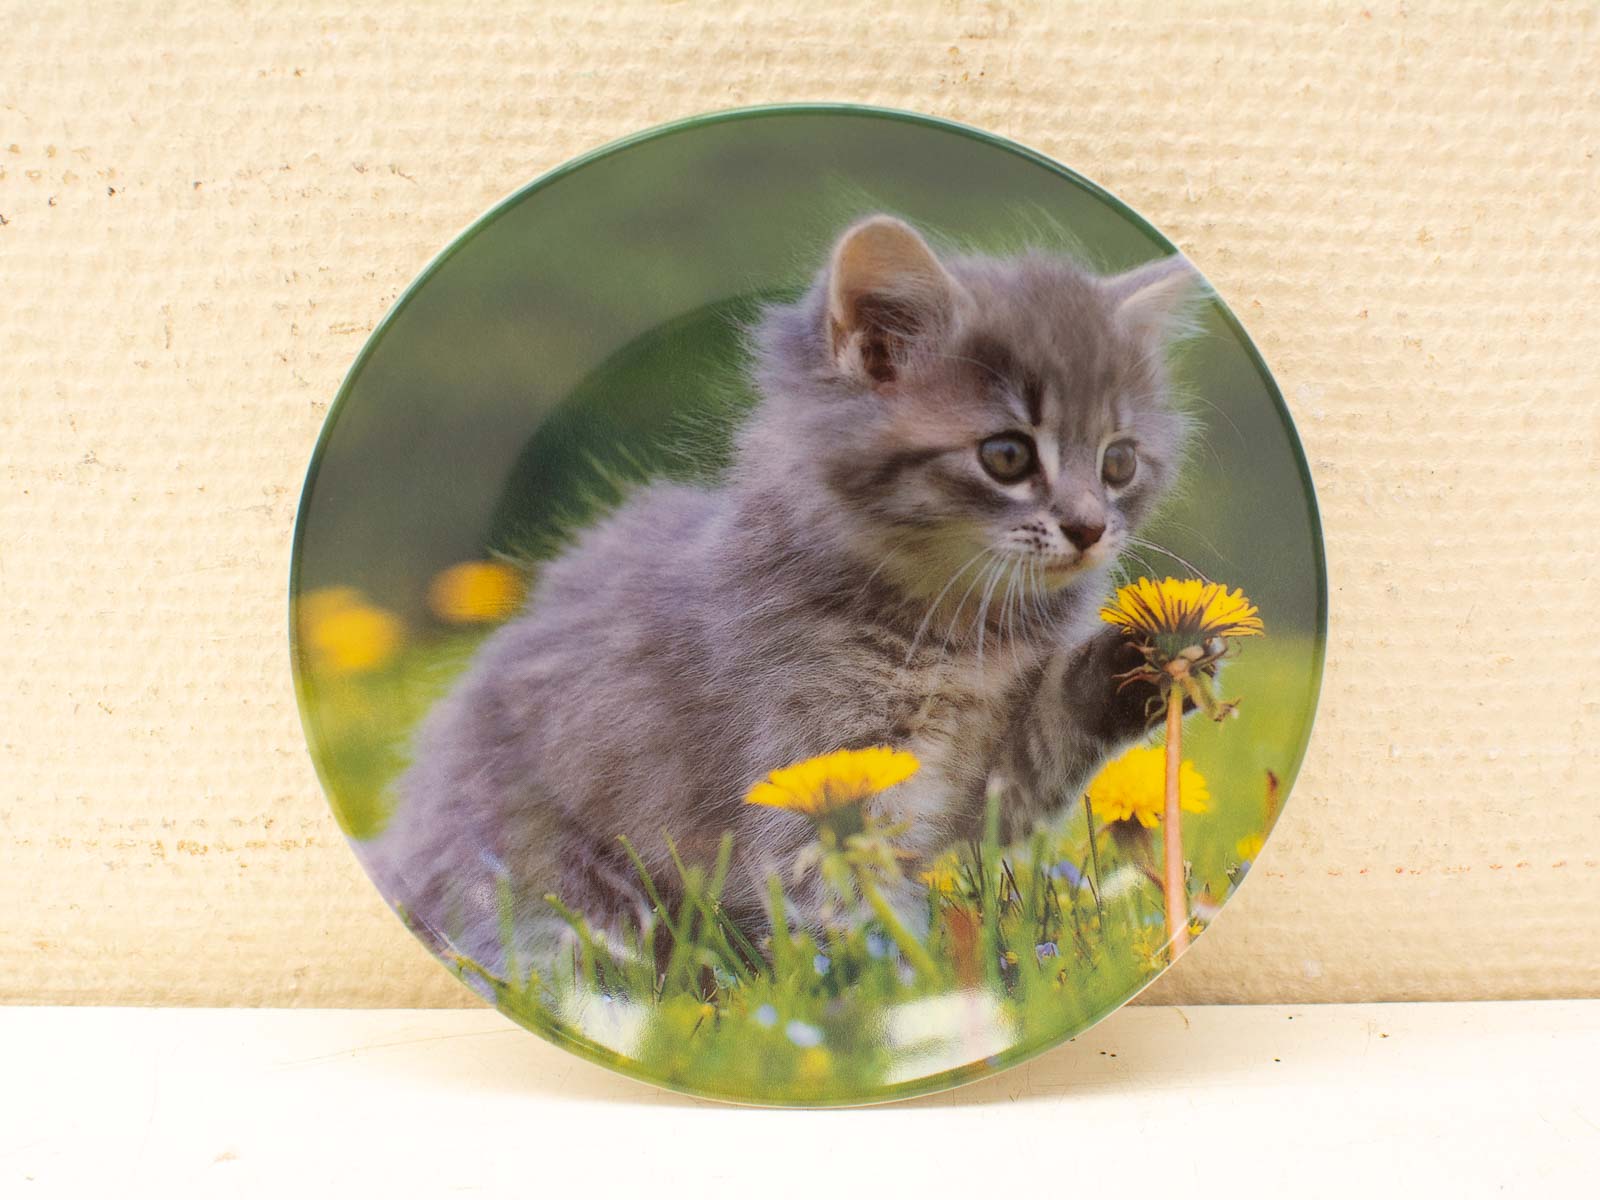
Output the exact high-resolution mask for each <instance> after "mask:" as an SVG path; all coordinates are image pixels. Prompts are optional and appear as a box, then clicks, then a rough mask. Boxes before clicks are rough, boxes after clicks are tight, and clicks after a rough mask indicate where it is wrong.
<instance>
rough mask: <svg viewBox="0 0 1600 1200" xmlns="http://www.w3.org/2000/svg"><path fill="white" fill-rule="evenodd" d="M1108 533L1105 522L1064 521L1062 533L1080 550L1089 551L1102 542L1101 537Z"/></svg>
mask: <svg viewBox="0 0 1600 1200" xmlns="http://www.w3.org/2000/svg"><path fill="white" fill-rule="evenodd" d="M1105 531H1106V523H1105V522H1104V521H1063V522H1061V532H1062V533H1064V534H1066V535H1067V541H1069V542H1071V543H1072V544H1073V545H1074V546H1076V547H1077V548H1078V549H1079V550H1087V549H1088V548H1089V547H1090V546H1092V545H1094V544H1095V543H1096V542H1098V541H1099V540H1100V535H1101V534H1102V533H1104V532H1105Z"/></svg>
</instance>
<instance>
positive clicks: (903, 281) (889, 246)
mask: <svg viewBox="0 0 1600 1200" xmlns="http://www.w3.org/2000/svg"><path fill="white" fill-rule="evenodd" d="M961 294H962V293H961V285H960V284H958V283H957V282H956V281H955V280H954V279H952V278H951V276H950V273H949V272H948V271H946V270H945V269H944V266H943V264H941V263H940V262H939V260H938V258H936V257H935V256H934V253H933V251H932V250H930V249H929V248H928V243H927V242H925V241H923V240H922V237H921V235H919V234H918V233H917V231H916V230H915V229H913V228H911V226H909V225H907V224H906V223H905V222H904V221H901V220H897V219H896V218H894V217H888V216H882V215H879V216H875V217H868V218H866V220H864V221H858V222H857V223H856V224H854V225H852V226H851V227H850V228H849V229H847V230H845V231H844V234H843V236H841V237H840V238H839V241H838V244H837V245H835V246H834V248H833V258H832V260H831V262H830V264H829V268H828V317H827V321H828V328H827V334H828V343H829V346H830V348H831V349H832V351H833V360H834V362H835V363H836V364H837V365H838V367H839V369H840V370H841V371H843V372H845V374H847V375H853V376H856V377H857V378H859V379H861V380H862V381H863V382H866V383H870V384H873V385H877V384H884V383H891V382H893V381H894V378H895V375H896V373H897V372H898V370H899V364H900V362H901V360H902V358H903V356H904V352H905V348H906V345H907V344H908V343H909V342H910V341H911V340H912V339H914V338H917V337H920V336H922V335H924V334H927V333H930V332H934V331H937V330H940V329H943V328H947V327H948V326H949V325H950V324H951V323H952V322H953V320H954V318H955V312H956V306H957V302H958V300H959V298H960V296H961Z"/></svg>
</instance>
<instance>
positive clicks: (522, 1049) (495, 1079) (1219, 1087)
mask: <svg viewBox="0 0 1600 1200" xmlns="http://www.w3.org/2000/svg"><path fill="white" fill-rule="evenodd" d="M0 1070H3V1071H4V1078H5V1080H6V1083H5V1087H4V1089H3V1093H0V1195H4V1196H7V1197H11V1196H20V1197H26V1196H45V1195H77V1194H86V1193H90V1192H91V1191H92V1192H93V1193H94V1194H97V1195H102V1196H107V1195H117V1196H126V1195H161V1196H174V1195H191V1194H197V1195H210V1196H234V1195H257V1194H268V1193H279V1194H281V1192H282V1190H283V1189H285V1188H293V1189H294V1191H295V1194H296V1195H297V1196H299V1195H306V1194H310V1195H322V1194H325V1193H333V1192H337V1191H342V1192H343V1193H344V1194H346V1195H351V1196H363V1197H365V1196H368V1195H378V1196H405V1195H420V1196H440V1195H455V1194H472V1193H482V1194H486V1195H497V1196H498V1195H508V1196H509V1195H515V1196H518V1197H530V1198H532V1197H542V1196H555V1195H559V1196H563V1197H573V1198H575V1200H586V1198H587V1197H590V1196H606V1195H614V1194H625V1195H629V1196H638V1197H641V1198H645V1197H648V1198H650V1200H675V1198H676V1197H678V1196H688V1195H691V1194H694V1195H703V1196H729V1197H739V1196H745V1195H748V1196H751V1197H755V1198H759V1200H768V1198H770V1197H779V1196H791V1195H792V1196H806V1197H807V1198H808V1200H822V1198H824V1197H832V1196H841V1197H845V1196H856V1195H867V1194H873V1195H879V1194H881V1195H883V1196H885V1197H890V1196H894V1197H899V1196H911V1197H917V1198H918V1200H923V1198H927V1197H933V1196H952V1197H964V1196H974V1197H976V1196H986V1197H993V1196H999V1197H1011V1196H1017V1197H1024V1196H1029V1197H1031V1196H1047V1197H1051V1198H1056V1197H1061V1198H1066V1197H1071V1198H1073V1200H1079V1198H1082V1197H1088V1196H1122V1195H1140V1196H1149V1195H1166V1196H1171V1197H1179V1196H1181V1197H1184V1198H1185V1200H1199V1198H1200V1197H1218V1198H1223V1200H1233V1198H1235V1197H1239V1196H1251V1195H1258V1194H1260V1195H1275V1196H1278V1197H1284V1196H1288V1197H1301V1196H1320V1195H1339V1196H1343V1197H1350V1196H1353V1195H1355V1194H1356V1193H1355V1191H1354V1190H1353V1189H1361V1190H1362V1191H1363V1192H1364V1193H1365V1194H1366V1195H1370V1196H1380V1197H1381V1196H1392V1195H1399V1194H1402V1193H1404V1194H1407V1195H1413V1194H1420V1195H1429V1194H1447V1195H1452V1196H1463V1195H1466V1196H1475V1195H1530V1196H1565V1195H1580V1194H1587V1195H1592V1194H1594V1186H1595V1176H1596V1175H1597V1174H1600V1085H1597V1083H1596V1080H1597V1079H1600V1001H1556V1002H1546V1003H1501V1004H1434V1005H1421V1004H1415V1005H1411V1004H1408V1005H1398V1004H1397V1005H1341V1006H1318V1007H1308V1008H1290V1007H1262V1008H1243V1007H1240V1008H1191V1009H1171V1008H1131V1009H1124V1010H1123V1011H1122V1012H1120V1013H1118V1014H1116V1015H1115V1016H1113V1017H1111V1018H1110V1019H1109V1020H1107V1021H1106V1022H1104V1023H1103V1024H1102V1025H1100V1026H1098V1027H1096V1028H1095V1029H1093V1030H1091V1031H1090V1032H1088V1033H1087V1034H1085V1035H1083V1036H1082V1037H1080V1038H1078V1039H1077V1040H1076V1041H1075V1042H1072V1043H1070V1044H1068V1045H1066V1046H1062V1047H1059V1048H1057V1049H1056V1050H1054V1051H1052V1052H1050V1053H1048V1054H1046V1055H1044V1056H1042V1057H1041V1058H1039V1059H1037V1060H1035V1061H1034V1062H1032V1063H1030V1064H1027V1065H1025V1066H1022V1067H1019V1068H1017V1069H1015V1070H1013V1071H1010V1072H1007V1073H1005V1074H1002V1075H1000V1076H997V1077H996V1078H994V1079H991V1080H987V1081H984V1082H981V1083H977V1084H974V1085H971V1086H969V1087H967V1088H964V1089H958V1090H956V1091H954V1092H949V1093H946V1094H945V1095H942V1096H938V1097H932V1098H929V1099H926V1100H921V1101H911V1102H907V1103H902V1104H898V1105H892V1106H887V1107H881V1108H875V1109H866V1110H854V1111H845V1110H834V1111H828V1112H778V1111H771V1110H758V1109H740V1108H731V1107H726V1106H721V1105H716V1104H712V1103H709V1102H700V1101H693V1100H684V1099H679V1098H677V1097H675V1096H672V1095H670V1094H668V1093H665V1092H662V1091H660V1090H659V1089H656V1088H653V1087H649V1086H646V1085H643V1084H638V1083H633V1082H630V1081H629V1080H626V1079H623V1078H621V1077H620V1076H616V1075H612V1074H610V1073H608V1072H606V1071H603V1070H601V1069H600V1068H598V1067H591V1066H589V1065H588V1064H586V1063H583V1062H580V1061H579V1060H577V1059H574V1058H572V1057H570V1056H568V1055H566V1054H565V1053H563V1052H561V1051H559V1050H556V1049H555V1048H553V1047H551V1046H548V1045H546V1044H545V1043H543V1042H542V1041H540V1040H539V1039H538V1038H536V1037H534V1036H533V1035H531V1034H528V1033H524V1032H522V1031H521V1030H519V1029H517V1028H516V1027H514V1026H512V1025H511V1024H510V1022H508V1021H507V1020H505V1019H504V1018H503V1017H501V1016H499V1015H498V1014H496V1013H493V1012H489V1011H475V1010H468V1011H461V1010H439V1011H432V1010H429V1011H418V1010H409V1011H348V1010H347V1011H332V1010H320V1011H293V1010H215V1009H199V1010H196V1009H190V1010H156V1009H25V1008H13V1009H0Z"/></svg>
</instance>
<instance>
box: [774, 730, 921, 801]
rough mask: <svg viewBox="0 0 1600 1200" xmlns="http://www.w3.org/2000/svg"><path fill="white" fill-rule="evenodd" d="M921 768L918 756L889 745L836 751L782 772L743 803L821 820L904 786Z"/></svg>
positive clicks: (786, 768) (794, 765)
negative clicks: (797, 813) (785, 810)
mask: <svg viewBox="0 0 1600 1200" xmlns="http://www.w3.org/2000/svg"><path fill="white" fill-rule="evenodd" d="M921 766H922V764H921V763H919V762H918V761H917V756H916V755H915V754H911V753H909V752H907V751H905V750H894V749H891V748H890V747H888V746H868V747H867V748H866V749H865V750H835V751H834V752H833V753H832V754H823V755H820V756H818V757H817V758H808V759H806V760H805V761H803V762H797V763H794V764H793V765H792V766H787V767H780V768H778V769H777V770H776V771H774V772H772V774H770V775H768V776H767V777H766V778H765V779H763V780H761V781H760V782H759V783H756V784H754V785H752V786H751V788H750V791H749V792H748V793H747V794H746V796H745V798H744V801H745V803H746V804H760V805H764V806H766V807H767V808H787V809H789V810H790V811H792V812H800V813H805V814H806V816H808V817H811V818H813V819H817V818H821V817H825V816H827V815H828V814H829V813H831V812H835V811H837V810H838V809H841V808H848V807H850V806H851V805H855V804H860V803H861V802H862V801H864V800H866V799H868V798H870V797H872V796H875V795H877V794H878V793H879V792H882V791H885V790H887V789H889V788H892V787H893V786H894V785H895V784H897V783H904V782H905V781H906V780H907V779H910V778H911V777H912V776H913V775H915V774H916V773H917V771H918V770H919V769H920V768H921Z"/></svg>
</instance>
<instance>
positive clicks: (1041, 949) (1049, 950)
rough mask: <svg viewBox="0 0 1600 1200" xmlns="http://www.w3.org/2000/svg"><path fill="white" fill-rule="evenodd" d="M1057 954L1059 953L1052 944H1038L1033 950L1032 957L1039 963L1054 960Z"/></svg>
mask: <svg viewBox="0 0 1600 1200" xmlns="http://www.w3.org/2000/svg"><path fill="white" fill-rule="evenodd" d="M1059 953H1060V951H1059V950H1058V949H1057V948H1056V944H1055V943H1054V942H1040V943H1039V944H1038V945H1037V946H1035V947H1034V948H1033V956H1034V957H1035V958H1037V959H1038V960H1039V961H1040V962H1043V961H1044V960H1045V959H1047V958H1054V957H1055V956H1056V955H1057V954H1059Z"/></svg>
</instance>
